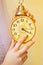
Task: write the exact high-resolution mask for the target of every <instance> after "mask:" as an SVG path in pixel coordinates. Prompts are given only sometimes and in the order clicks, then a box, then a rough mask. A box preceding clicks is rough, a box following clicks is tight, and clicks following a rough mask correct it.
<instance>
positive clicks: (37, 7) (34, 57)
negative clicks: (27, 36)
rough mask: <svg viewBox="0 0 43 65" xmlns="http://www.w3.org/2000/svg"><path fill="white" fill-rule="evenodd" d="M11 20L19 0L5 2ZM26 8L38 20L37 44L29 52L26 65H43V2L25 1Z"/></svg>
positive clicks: (6, 0) (41, 0)
mask: <svg viewBox="0 0 43 65" xmlns="http://www.w3.org/2000/svg"><path fill="white" fill-rule="evenodd" d="M5 2H6V6H7V10H8V13H9V16H10V18H11V17H12V13H13V11H14V10H15V9H16V8H17V6H18V0H5ZM24 6H25V7H26V9H27V10H29V11H30V12H31V14H33V15H34V18H35V19H36V28H37V32H36V35H35V41H36V42H35V44H34V45H33V46H32V47H31V48H30V49H29V50H28V56H29V58H28V60H27V61H26V62H25V63H24V65H43V0H24Z"/></svg>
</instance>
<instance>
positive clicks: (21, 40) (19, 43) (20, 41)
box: [14, 35, 27, 50]
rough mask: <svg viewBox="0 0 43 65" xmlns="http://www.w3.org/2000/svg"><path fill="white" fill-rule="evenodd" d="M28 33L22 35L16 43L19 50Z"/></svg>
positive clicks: (16, 48) (15, 48)
mask: <svg viewBox="0 0 43 65" xmlns="http://www.w3.org/2000/svg"><path fill="white" fill-rule="evenodd" d="M26 37H27V35H25V36H24V37H22V38H21V39H20V40H19V41H18V43H17V44H16V45H15V47H14V50H18V49H19V48H20V46H21V45H22V43H23V42H24V40H25V39H26Z"/></svg>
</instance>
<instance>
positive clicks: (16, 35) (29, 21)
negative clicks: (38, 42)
mask: <svg viewBox="0 0 43 65" xmlns="http://www.w3.org/2000/svg"><path fill="white" fill-rule="evenodd" d="M28 15H29V13H28ZM9 31H10V35H11V37H12V38H13V39H14V40H15V41H18V40H19V39H20V38H22V37H23V35H27V38H26V40H25V41H24V43H26V42H28V41H30V40H31V39H32V38H33V37H34V35H35V32H36V26H35V22H34V19H33V18H32V16H30V15H29V16H27V11H26V10H25V8H24V6H23V5H22V4H20V5H19V6H18V9H17V12H16V14H15V17H14V18H13V19H12V21H11V24H10V28H9Z"/></svg>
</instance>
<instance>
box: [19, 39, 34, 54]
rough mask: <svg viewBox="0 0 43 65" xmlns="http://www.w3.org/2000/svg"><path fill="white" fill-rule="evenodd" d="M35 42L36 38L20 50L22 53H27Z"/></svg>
mask: <svg viewBox="0 0 43 65" xmlns="http://www.w3.org/2000/svg"><path fill="white" fill-rule="evenodd" d="M34 43H35V41H34V40H31V41H30V42H28V43H27V44H26V46H25V47H24V48H22V49H21V50H19V51H18V52H19V53H20V55H21V54H23V53H25V52H26V51H27V50H28V49H29V48H30V47H31V46H32V45H33V44H34Z"/></svg>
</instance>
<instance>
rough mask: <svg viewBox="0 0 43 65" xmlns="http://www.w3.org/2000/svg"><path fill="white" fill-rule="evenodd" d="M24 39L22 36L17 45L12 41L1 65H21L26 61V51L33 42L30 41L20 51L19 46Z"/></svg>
mask: <svg viewBox="0 0 43 65" xmlns="http://www.w3.org/2000/svg"><path fill="white" fill-rule="evenodd" d="M26 37H27V36H24V37H23V38H21V39H20V40H19V41H18V42H17V43H16V42H14V40H12V43H11V46H10V48H9V50H8V52H7V55H6V57H5V59H4V62H3V64H2V65H22V64H23V63H24V62H25V61H26V59H27V58H28V56H27V50H28V49H29V48H30V47H31V46H32V45H33V44H34V40H31V41H30V42H28V43H26V46H25V47H23V48H22V49H20V46H21V45H22V43H23V41H24V40H25V39H26Z"/></svg>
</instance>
